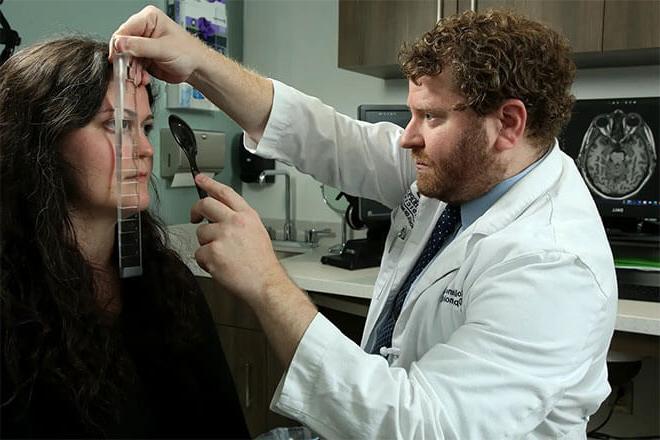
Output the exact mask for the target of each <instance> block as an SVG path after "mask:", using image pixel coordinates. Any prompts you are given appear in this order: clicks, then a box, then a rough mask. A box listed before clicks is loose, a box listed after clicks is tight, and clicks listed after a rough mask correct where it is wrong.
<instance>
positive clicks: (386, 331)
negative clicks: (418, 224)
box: [372, 205, 461, 353]
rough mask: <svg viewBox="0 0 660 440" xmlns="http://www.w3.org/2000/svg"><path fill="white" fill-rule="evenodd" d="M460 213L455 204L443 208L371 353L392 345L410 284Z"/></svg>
mask: <svg viewBox="0 0 660 440" xmlns="http://www.w3.org/2000/svg"><path fill="white" fill-rule="evenodd" d="M460 220H461V215H460V208H459V207H458V206H456V205H447V207H446V208H445V210H444V211H443V212H442V214H441V215H440V218H438V222H437V223H436V224H435V228H433V232H432V233H431V237H430V238H429V241H427V242H426V246H424V250H423V251H422V253H421V255H420V256H419V258H418V259H417V262H416V263H415V265H414V266H413V268H412V270H411V271H410V273H409V274H408V277H407V278H406V280H405V281H404V283H403V285H402V286H401V289H400V290H399V292H398V293H397V294H396V296H395V297H394V301H393V302H392V307H391V308H390V311H389V313H388V315H387V316H386V317H385V319H383V320H382V322H381V324H380V325H379V327H378V330H377V333H376V343H375V344H374V346H373V350H372V353H379V351H380V349H381V348H382V347H386V348H389V347H390V346H391V345H392V331H394V324H396V320H397V319H398V318H399V314H400V313H401V308H402V307H403V303H404V301H405V299H406V296H407V295H408V291H409V290H410V286H412V284H413V282H414V281H415V280H416V279H417V277H418V276H419V274H420V273H422V271H423V270H424V268H425V267H426V266H428V264H429V263H430V262H431V260H433V257H435V255H436V254H437V253H438V251H439V250H440V248H442V245H443V244H444V242H445V241H446V240H447V238H448V237H450V236H451V235H452V234H453V233H454V231H455V230H456V226H458V224H459V223H460Z"/></svg>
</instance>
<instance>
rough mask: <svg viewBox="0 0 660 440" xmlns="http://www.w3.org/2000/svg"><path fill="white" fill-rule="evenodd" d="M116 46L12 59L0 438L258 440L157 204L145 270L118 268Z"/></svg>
mask: <svg viewBox="0 0 660 440" xmlns="http://www.w3.org/2000/svg"><path fill="white" fill-rule="evenodd" d="M107 57H108V52H107V43H105V42H95V41H92V40H88V39H84V38H65V39H58V40H53V41H48V42H45V43H42V44H37V45H34V46H32V47H29V48H27V49H24V50H22V51H20V52H18V53H16V54H15V55H14V56H13V57H11V58H10V59H9V60H8V61H7V62H6V63H5V64H4V65H3V66H2V67H0V178H1V182H0V191H1V194H2V199H1V200H0V209H1V217H2V223H1V230H0V233H1V235H0V238H1V246H2V247H1V249H0V251H1V252H2V257H1V259H2V260H1V261H2V265H1V267H0V274H1V286H0V308H1V313H2V315H1V316H2V365H1V367H2V384H1V387H2V401H1V405H2V413H1V417H0V420H1V421H2V422H1V424H2V432H1V433H2V437H3V438H7V437H132V438H139V437H142V438H144V437H185V438H191V437H214V438H227V437H229V438H246V437H248V435H249V434H248V432H247V428H246V425H245V422H244V419H243V415H242V412H241V408H240V405H239V402H238V398H237V396H236V392H235V389H234V384H233V382H232V379H231V375H230V373H229V370H228V367H227V363H226V361H225V358H224V354H223V352H222V348H221V346H220V343H219V341H218V337H217V334H216V332H215V327H214V324H213V321H212V319H211V315H210V312H209V309H208V306H207V305H206V302H205V301H204V298H203V296H202V294H201V292H200V290H199V288H198V287H197V284H196V282H195V279H194V278H193V276H192V274H191V273H190V271H189V270H188V269H187V268H186V266H185V265H184V264H183V263H182V262H181V260H180V259H179V258H178V256H177V255H176V254H175V253H174V252H173V251H172V250H170V249H168V247H167V244H166V240H165V237H166V234H165V233H164V230H163V227H162V225H161V224H160V223H159V222H158V221H157V220H156V218H154V216H153V215H151V214H150V213H149V211H148V210H147V208H148V205H149V188H148V184H149V176H150V173H151V167H152V159H153V147H152V146H151V143H150V142H149V139H148V137H147V136H148V134H149V132H150V130H151V129H152V127H153V116H152V112H151V106H152V104H153V97H152V94H151V88H150V86H148V85H147V86H142V87H140V88H139V89H138V94H137V110H138V112H137V113H138V121H139V124H140V128H141V130H140V136H139V140H138V142H137V148H136V149H137V163H138V169H139V176H138V179H139V200H140V209H141V211H142V246H143V248H142V256H143V271H144V274H143V275H142V276H141V277H136V278H130V279H120V278H119V276H118V264H117V246H116V225H117V188H116V184H115V177H114V155H115V153H114V147H113V139H114V130H115V126H114V118H113V96H112V87H111V86H112V84H113V77H112V66H111V65H110V64H109V63H108V61H107Z"/></svg>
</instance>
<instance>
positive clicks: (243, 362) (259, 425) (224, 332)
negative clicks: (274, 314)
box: [216, 325, 270, 438]
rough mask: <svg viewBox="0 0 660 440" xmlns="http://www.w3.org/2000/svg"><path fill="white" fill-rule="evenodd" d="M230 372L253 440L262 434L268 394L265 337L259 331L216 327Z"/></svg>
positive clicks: (264, 429) (264, 427)
mask: <svg viewBox="0 0 660 440" xmlns="http://www.w3.org/2000/svg"><path fill="white" fill-rule="evenodd" d="M216 327H217V329H218V335H219V336H220V342H221V343H222V348H223V349H224V351H225V356H226V358H227V363H228V364H229V369H230V370H231V374H232V377H233V379H234V384H235V385H236V391H237V393H238V398H239V400H240V401H241V405H242V407H243V415H244V416H245V421H246V423H247V425H248V429H249V430H250V435H251V436H252V437H253V438H254V437H256V436H258V435H259V434H261V433H263V432H265V431H266V430H267V429H266V411H267V410H268V404H269V403H270V401H269V399H270V395H267V393H268V390H267V384H266V378H267V372H266V366H267V363H266V338H265V336H264V335H263V333H261V332H257V331H253V330H246V329H241V328H236V327H230V326H225V325H219V326H216Z"/></svg>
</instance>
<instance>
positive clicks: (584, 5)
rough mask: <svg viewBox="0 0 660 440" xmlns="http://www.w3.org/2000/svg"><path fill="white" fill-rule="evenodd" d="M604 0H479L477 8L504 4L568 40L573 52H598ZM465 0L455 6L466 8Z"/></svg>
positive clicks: (601, 43) (466, 0)
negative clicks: (543, 24)
mask: <svg viewBox="0 0 660 440" xmlns="http://www.w3.org/2000/svg"><path fill="white" fill-rule="evenodd" d="M604 2H605V0H570V1H566V0H543V1H538V0H479V1H478V2H477V5H478V6H477V9H478V10H486V9H489V8H505V9H511V10H513V11H517V12H520V13H522V14H523V15H526V16H527V17H529V18H531V19H534V20H537V21H540V22H542V23H545V24H546V25H548V26H549V27H551V28H552V29H554V30H556V31H557V32H559V33H561V34H562V35H564V36H565V37H566V38H568V40H569V41H570V42H571V47H572V49H573V51H574V52H600V51H601V50H602V48H603V19H602V17H603V5H604ZM469 3H470V2H469V0H460V1H459V5H461V6H459V8H461V10H463V9H466V8H467V9H469Z"/></svg>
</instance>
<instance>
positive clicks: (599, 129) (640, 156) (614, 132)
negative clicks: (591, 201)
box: [577, 109, 657, 200]
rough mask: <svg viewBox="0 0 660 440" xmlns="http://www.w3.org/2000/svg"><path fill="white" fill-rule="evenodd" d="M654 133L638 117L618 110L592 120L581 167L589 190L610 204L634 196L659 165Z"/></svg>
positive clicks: (585, 135) (580, 160)
mask: <svg viewBox="0 0 660 440" xmlns="http://www.w3.org/2000/svg"><path fill="white" fill-rule="evenodd" d="M656 160H657V157H656V152H655V142H654V139H653V133H652V132H651V129H650V128H649V126H648V125H647V124H646V122H644V119H643V118H642V117H641V116H640V115H639V114H637V113H633V112H631V113H625V112H623V111H622V110H619V109H617V110H614V111H613V112H612V113H605V114H601V115H598V116H596V117H595V118H593V119H592V121H591V124H589V128H588V129H587V131H586V132H585V134H584V137H583V139H582V146H581V147H580V153H579V154H578V158H577V165H578V168H579V169H580V172H581V173H582V176H583V177H584V180H585V181H586V182H587V185H588V186H589V188H590V189H591V190H592V191H593V192H595V193H596V194H598V195H599V196H601V197H603V198H605V199H610V200H622V199H627V198H629V197H632V196H634V195H635V194H637V192H639V190H640V189H642V187H644V185H645V184H646V182H647V181H648V180H649V179H650V178H651V176H652V175H653V172H654V170H655V164H656Z"/></svg>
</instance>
